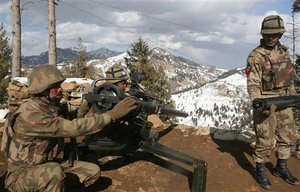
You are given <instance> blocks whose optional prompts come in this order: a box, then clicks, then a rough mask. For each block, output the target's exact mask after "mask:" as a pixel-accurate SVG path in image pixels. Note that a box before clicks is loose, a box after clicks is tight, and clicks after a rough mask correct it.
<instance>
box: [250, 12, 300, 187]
mask: <svg viewBox="0 0 300 192" xmlns="http://www.w3.org/2000/svg"><path fill="white" fill-rule="evenodd" d="M284 32H285V29H284V23H283V20H282V18H281V17H280V16H278V15H270V16H267V17H266V18H265V19H264V20H263V22H262V25H261V35H262V39H261V41H260V45H259V46H258V47H257V48H255V49H254V50H253V51H252V52H251V53H250V54H249V56H248V59H247V68H246V71H245V72H246V75H247V87H248V93H249V95H250V99H251V100H252V101H253V100H254V99H255V98H267V97H277V96H286V95H296V94H297V93H296V90H295V88H294V80H295V70H294V68H293V65H292V63H291V59H290V57H289V54H288V50H287V48H286V47H284V46H283V45H281V44H280V42H279V39H280V38H281V37H282V35H283V33H284ZM253 118H254V126H255V133H256V145H255V151H254V155H253V157H254V161H255V163H256V180H257V182H258V184H259V185H260V186H261V187H263V188H264V189H270V188H271V182H270V180H269V178H268V177H267V175H266V173H265V163H266V162H269V157H270V153H271V148H272V147H273V146H274V142H275V141H276V144H275V145H276V154H275V155H276V158H277V164H276V166H275V168H274V170H273V175H275V176H279V177H281V178H282V179H284V181H286V182H288V183H289V184H292V185H298V184H299V181H298V179H297V178H295V177H294V176H293V175H292V174H291V173H290V171H289V170H288V168H287V160H288V158H289V157H290V148H291V146H292V145H294V144H295V141H296V127H295V124H294V118H293V112H292V108H287V109H283V110H276V106H272V107H271V109H270V111H264V112H262V113H259V112H256V111H254V113H253Z"/></svg>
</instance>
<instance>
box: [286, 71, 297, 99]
mask: <svg viewBox="0 0 300 192" xmlns="http://www.w3.org/2000/svg"><path fill="white" fill-rule="evenodd" d="M293 74H294V78H293V79H294V80H293V82H292V84H291V85H290V86H289V87H288V92H289V95H298V93H297V91H296V88H295V83H296V82H299V76H298V75H297V74H296V71H295V70H294V73H293Z"/></svg>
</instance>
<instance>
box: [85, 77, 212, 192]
mask: <svg viewBox="0 0 300 192" xmlns="http://www.w3.org/2000/svg"><path fill="white" fill-rule="evenodd" d="M97 81H99V80H95V81H94V82H93V83H92V88H93V89H92V92H90V93H88V94H84V95H83V99H85V100H87V101H88V102H90V103H92V104H93V107H94V108H95V109H96V110H97V111H98V112H100V113H103V112H106V111H107V110H110V109H111V108H112V107H113V106H114V105H115V104H117V103H118V102H119V101H121V100H122V99H123V98H124V97H127V96H134V97H136V104H137V108H136V109H135V110H133V111H132V112H130V113H129V114H128V115H126V116H125V117H123V118H121V119H119V120H117V121H116V122H114V123H111V124H110V125H109V126H110V127H109V128H105V129H103V131H104V130H113V132H114V133H113V134H109V133H108V134H107V133H105V131H104V133H101V132H102V131H100V136H99V137H96V139H91V140H89V141H88V148H89V150H91V151H100V152H101V151H120V152H122V153H124V154H126V153H132V152H135V151H142V152H147V153H150V154H153V155H158V156H163V157H167V158H169V159H173V160H176V161H179V162H182V163H185V164H187V165H190V166H192V168H193V178H192V186H191V191H192V192H204V191H205V187H206V186H205V185H206V175H207V164H206V162H205V161H203V160H199V159H195V158H193V157H191V156H189V155H187V154H185V153H182V152H180V151H177V150H175V149H172V148H169V147H167V146H164V145H162V144H160V143H158V140H159V137H160V134H159V132H155V131H153V130H151V127H152V125H153V124H152V123H151V122H149V121H148V120H147V117H148V115H150V114H165V115H168V116H179V117H187V116H188V114H187V113H185V112H183V111H179V110H176V109H172V108H168V107H166V106H165V105H164V104H161V103H162V102H161V101H159V102H158V103H159V104H156V103H152V102H148V101H147V100H151V99H152V100H156V98H155V97H152V96H151V95H150V94H148V93H146V92H144V91H143V90H140V89H139V86H138V84H135V85H133V86H131V89H133V90H131V91H129V94H125V93H124V92H123V91H122V90H120V89H119V88H118V87H117V86H116V85H114V84H110V83H104V84H102V85H100V86H95V85H96V84H97ZM134 89H135V90H134ZM118 132H120V134H118Z"/></svg>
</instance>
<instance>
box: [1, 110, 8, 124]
mask: <svg viewBox="0 0 300 192" xmlns="http://www.w3.org/2000/svg"><path fill="white" fill-rule="evenodd" d="M8 112H9V110H8V109H0V122H4V117H5V115H6V114H7V113H8Z"/></svg>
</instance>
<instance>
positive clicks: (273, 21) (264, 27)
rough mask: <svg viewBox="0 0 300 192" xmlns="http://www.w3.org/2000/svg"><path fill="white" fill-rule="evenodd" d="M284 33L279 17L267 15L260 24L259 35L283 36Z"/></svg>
mask: <svg viewBox="0 0 300 192" xmlns="http://www.w3.org/2000/svg"><path fill="white" fill-rule="evenodd" d="M284 32H285V29H284V24H283V20H282V18H281V17H280V16H279V15H269V16H267V17H265V18H264V20H263V22H262V23H261V31H260V33H261V34H276V33H281V34H283V33H284Z"/></svg>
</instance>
